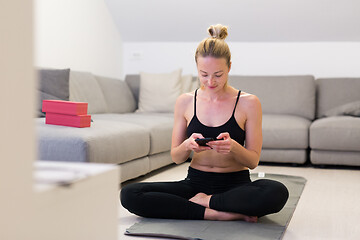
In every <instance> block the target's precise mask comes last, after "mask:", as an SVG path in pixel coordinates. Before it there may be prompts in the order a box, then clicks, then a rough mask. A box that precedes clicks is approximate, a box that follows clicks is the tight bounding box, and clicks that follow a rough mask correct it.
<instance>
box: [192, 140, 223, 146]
mask: <svg viewBox="0 0 360 240" xmlns="http://www.w3.org/2000/svg"><path fill="white" fill-rule="evenodd" d="M216 140H219V139H214V138H197V139H195V142H196V143H197V144H199V146H208V145H206V143H208V142H210V141H216Z"/></svg>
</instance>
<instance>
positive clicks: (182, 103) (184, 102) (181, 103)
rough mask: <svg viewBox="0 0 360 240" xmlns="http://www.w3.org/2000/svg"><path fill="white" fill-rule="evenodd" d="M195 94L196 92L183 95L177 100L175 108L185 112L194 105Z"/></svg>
mask: <svg viewBox="0 0 360 240" xmlns="http://www.w3.org/2000/svg"><path fill="white" fill-rule="evenodd" d="M194 94H195V92H188V93H183V94H181V95H180V96H179V97H178V98H177V100H176V105H175V108H177V109H183V110H185V109H186V108H187V107H188V106H189V104H191V103H192V101H193V98H194Z"/></svg>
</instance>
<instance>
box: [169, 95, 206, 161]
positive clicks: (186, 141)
mask: <svg viewBox="0 0 360 240" xmlns="http://www.w3.org/2000/svg"><path fill="white" fill-rule="evenodd" d="M192 99H193V96H191V95H187V94H182V95H181V96H180V97H178V99H177V100H176V104H175V110H174V126H173V132H172V140H171V157H172V160H173V162H175V163H176V164H180V163H183V162H185V161H186V160H187V159H188V157H189V156H190V153H191V151H195V152H200V151H204V150H210V147H201V146H199V145H198V144H197V143H196V142H195V139H196V138H203V136H202V135H201V134H199V133H193V134H192V135H191V136H190V137H189V138H187V136H186V128H187V120H186V118H185V111H186V109H187V107H188V106H189V104H191V100H192Z"/></svg>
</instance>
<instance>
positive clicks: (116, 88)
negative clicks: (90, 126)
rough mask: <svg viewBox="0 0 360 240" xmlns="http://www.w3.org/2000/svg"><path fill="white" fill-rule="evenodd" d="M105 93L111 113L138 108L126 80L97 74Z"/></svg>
mask: <svg viewBox="0 0 360 240" xmlns="http://www.w3.org/2000/svg"><path fill="white" fill-rule="evenodd" d="M95 78H96V80H97V81H98V83H99V85H100V88H101V90H102V92H103V94H104V97H105V101H106V104H107V107H108V109H107V110H108V112H109V113H127V112H134V111H135V110H136V102H135V99H134V96H133V95H132V93H131V90H130V88H129V86H128V85H127V83H126V82H125V81H122V80H119V79H113V78H107V77H102V76H95Z"/></svg>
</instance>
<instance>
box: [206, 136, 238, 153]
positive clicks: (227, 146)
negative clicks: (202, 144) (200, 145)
mask: <svg viewBox="0 0 360 240" xmlns="http://www.w3.org/2000/svg"><path fill="white" fill-rule="evenodd" d="M217 139H220V140H218V141H211V142H208V143H207V145H208V146H210V147H211V148H212V149H213V150H215V151H217V152H218V153H223V154H228V153H230V151H231V148H232V142H233V141H232V139H231V137H230V134H229V133H227V132H224V133H220V134H219V136H217ZM221 139H222V140H221Z"/></svg>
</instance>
